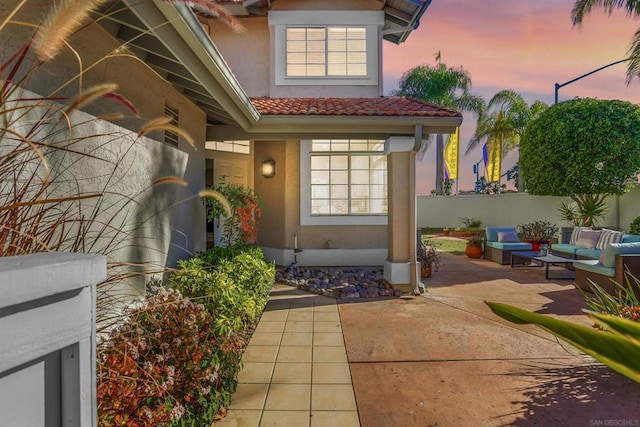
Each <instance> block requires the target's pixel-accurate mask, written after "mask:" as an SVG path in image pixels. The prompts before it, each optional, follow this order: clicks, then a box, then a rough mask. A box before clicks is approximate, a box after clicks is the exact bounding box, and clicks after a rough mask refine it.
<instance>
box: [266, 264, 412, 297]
mask: <svg viewBox="0 0 640 427" xmlns="http://www.w3.org/2000/svg"><path fill="white" fill-rule="evenodd" d="M276 281H278V282H280V283H284V284H287V285H290V286H296V287H298V288H299V289H302V290H305V291H309V292H313V293H315V294H319V295H324V296H327V297H331V298H343V299H351V298H380V297H387V298H394V297H395V298H397V297H401V296H402V292H401V291H394V289H393V288H392V287H391V285H390V284H389V283H387V281H386V280H385V279H384V276H383V271H382V269H381V268H349V269H336V268H330V269H329V268H328V269H312V268H305V267H295V268H292V269H290V270H279V271H277V272H276Z"/></svg>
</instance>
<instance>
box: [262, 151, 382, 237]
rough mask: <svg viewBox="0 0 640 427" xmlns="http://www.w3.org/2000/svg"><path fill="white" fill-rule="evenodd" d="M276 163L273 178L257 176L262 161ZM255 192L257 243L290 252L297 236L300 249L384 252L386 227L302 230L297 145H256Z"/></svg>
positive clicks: (325, 227)
mask: <svg viewBox="0 0 640 427" xmlns="http://www.w3.org/2000/svg"><path fill="white" fill-rule="evenodd" d="M269 159H273V160H275V161H276V176H275V177H274V178H271V179H265V178H263V177H262V176H260V166H261V164H262V162H263V161H264V160H269ZM254 168H255V170H254V173H255V176H256V179H255V189H256V192H257V194H258V196H259V197H260V200H261V204H262V205H263V206H264V211H263V215H262V218H261V219H260V222H259V235H258V241H259V242H260V244H261V245H263V246H267V247H271V248H282V249H285V248H289V249H291V248H293V245H294V236H296V235H297V236H298V247H299V248H300V249H384V248H386V247H387V227H386V226H358V225H356V226H301V225H300V195H299V194H300V191H299V185H300V142H299V141H297V140H288V141H256V142H255V154H254Z"/></svg>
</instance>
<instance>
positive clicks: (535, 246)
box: [525, 240, 549, 252]
mask: <svg viewBox="0 0 640 427" xmlns="http://www.w3.org/2000/svg"><path fill="white" fill-rule="evenodd" d="M525 241H526V242H527V243H531V250H532V251H534V252H540V245H542V244H547V245H548V244H549V241H548V240H525Z"/></svg>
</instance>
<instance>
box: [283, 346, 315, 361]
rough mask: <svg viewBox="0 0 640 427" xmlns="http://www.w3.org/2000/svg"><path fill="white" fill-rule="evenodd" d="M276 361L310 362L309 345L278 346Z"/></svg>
mask: <svg viewBox="0 0 640 427" xmlns="http://www.w3.org/2000/svg"><path fill="white" fill-rule="evenodd" d="M276 362H278V363H311V347H280V351H279V352H278V357H277V359H276Z"/></svg>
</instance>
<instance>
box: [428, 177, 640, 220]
mask: <svg viewBox="0 0 640 427" xmlns="http://www.w3.org/2000/svg"><path fill="white" fill-rule="evenodd" d="M570 201H571V199H569V198H568V197H547V196H532V195H530V194H527V193H508V194H500V195H459V196H423V197H418V227H452V228H453V227H460V226H462V224H461V219H462V218H464V217H471V218H476V219H479V220H481V221H482V224H483V226H516V225H518V224H523V223H527V222H532V221H536V220H548V221H550V222H552V223H554V224H557V225H558V226H559V227H560V226H569V225H570V224H567V223H564V222H563V221H562V220H561V219H560V213H559V212H558V207H559V206H560V204H561V203H562V202H565V203H568V202H570ZM607 205H608V212H607V215H606V216H605V218H604V219H603V220H602V221H600V222H599V224H598V225H599V226H600V227H606V228H615V229H620V230H623V231H628V230H629V225H630V223H631V221H633V219H634V218H635V217H637V216H638V215H640V187H638V188H635V189H633V190H632V191H630V192H629V193H627V194H625V195H623V196H620V198H619V202H618V203H616V197H609V198H607ZM616 205H617V207H616Z"/></svg>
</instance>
